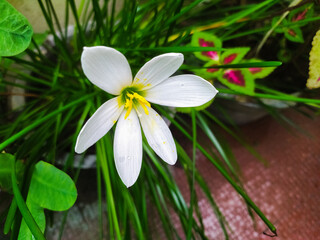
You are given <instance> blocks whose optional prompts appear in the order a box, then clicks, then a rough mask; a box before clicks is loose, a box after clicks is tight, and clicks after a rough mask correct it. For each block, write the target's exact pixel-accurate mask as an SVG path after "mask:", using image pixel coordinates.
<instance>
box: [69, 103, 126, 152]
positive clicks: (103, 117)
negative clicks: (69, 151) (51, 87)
mask: <svg viewBox="0 0 320 240" xmlns="http://www.w3.org/2000/svg"><path fill="white" fill-rule="evenodd" d="M122 110H123V105H121V106H119V100H118V97H116V98H112V99H110V100H109V101H107V102H105V103H104V104H102V105H101V107H99V108H98V110H97V111H96V112H95V113H94V114H93V115H92V116H91V118H90V119H89V120H88V121H87V122H86V124H85V125H84V126H83V127H82V129H81V131H80V133H79V135H78V138H77V143H76V147H75V151H76V152H77V153H82V152H84V151H85V150H87V149H88V148H89V147H91V146H92V145H93V144H95V143H96V142H97V141H98V140H99V139H100V138H102V137H103V136H104V135H105V134H106V133H107V132H108V131H109V130H110V128H112V126H113V125H114V124H115V122H116V121H117V120H118V118H119V116H120V114H121V112H122Z"/></svg>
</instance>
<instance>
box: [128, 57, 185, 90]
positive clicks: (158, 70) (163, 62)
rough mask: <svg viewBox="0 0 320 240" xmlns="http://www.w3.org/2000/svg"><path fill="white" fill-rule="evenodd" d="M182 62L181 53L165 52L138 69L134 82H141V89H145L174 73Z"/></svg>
mask: <svg viewBox="0 0 320 240" xmlns="http://www.w3.org/2000/svg"><path fill="white" fill-rule="evenodd" d="M182 63H183V55H182V54H181V53H166V54H162V55H159V56H157V57H154V58H152V59H151V60H150V61H149V62H147V63H146V64H145V65H143V67H142V68H141V69H140V70H139V72H138V73H137V75H136V76H135V78H134V80H133V83H134V84H137V85H139V84H143V87H142V88H141V90H146V89H149V88H151V87H154V86H156V85H158V84H159V83H161V82H162V81H163V80H165V79H167V78H168V77H170V76H171V75H172V74H174V73H175V72H176V71H177V70H178V69H179V67H180V66H181V64H182Z"/></svg>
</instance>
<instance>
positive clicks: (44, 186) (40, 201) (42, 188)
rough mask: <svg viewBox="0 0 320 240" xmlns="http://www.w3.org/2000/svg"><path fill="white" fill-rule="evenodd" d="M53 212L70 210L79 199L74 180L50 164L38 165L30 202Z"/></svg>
mask: <svg viewBox="0 0 320 240" xmlns="http://www.w3.org/2000/svg"><path fill="white" fill-rule="evenodd" d="M29 198H30V201H32V202H33V203H34V204H37V205H39V206H40V207H42V208H47V209H49V210H52V211H64V210H67V209H69V208H70V207H71V206H72V205H73V204H74V202H75V201H76V199H77V189H76V187H75V185H74V182H73V181H72V179H71V178H70V177H69V176H68V175H67V174H66V173H64V172H63V171H61V170H59V169H57V168H55V167H54V166H52V165H50V164H49V163H46V162H43V161H40V162H38V163H37V164H36V166H35V169H34V172H33V174H32V179H31V183H30V188H29V193H28V200H29Z"/></svg>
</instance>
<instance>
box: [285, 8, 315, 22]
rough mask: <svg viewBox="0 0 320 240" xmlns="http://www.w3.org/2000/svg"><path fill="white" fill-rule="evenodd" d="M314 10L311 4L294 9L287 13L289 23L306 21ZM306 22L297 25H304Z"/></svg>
mask: <svg viewBox="0 0 320 240" xmlns="http://www.w3.org/2000/svg"><path fill="white" fill-rule="evenodd" d="M313 13H314V8H313V3H310V4H305V5H303V6H302V7H299V8H296V9H294V10H292V11H291V12H290V13H289V16H288V19H289V22H300V21H301V20H304V19H308V18H310V17H312V16H313ZM306 24H307V22H302V23H299V26H300V27H301V26H304V25H306Z"/></svg>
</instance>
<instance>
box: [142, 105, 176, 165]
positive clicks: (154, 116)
mask: <svg viewBox="0 0 320 240" xmlns="http://www.w3.org/2000/svg"><path fill="white" fill-rule="evenodd" d="M147 108H148V112H149V113H148V114H147V113H145V111H144V109H143V108H142V107H141V106H138V110H137V111H138V116H139V118H140V122H141V126H142V129H143V132H144V135H145V136H146V138H147V141H148V143H149V145H150V147H151V148H152V149H153V150H154V151H155V153H156V154H157V155H158V156H159V157H160V158H162V160H164V161H165V162H167V163H168V164H171V165H173V164H175V163H176V161H177V150H176V145H175V143H174V140H173V137H172V134H171V132H170V129H169V128H168V126H167V124H166V123H165V121H164V120H163V119H162V118H161V116H159V114H158V113H157V112H156V111H155V110H153V109H152V108H149V107H147Z"/></svg>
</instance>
